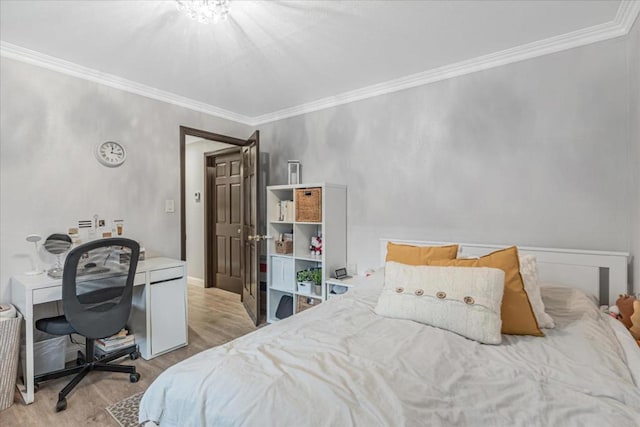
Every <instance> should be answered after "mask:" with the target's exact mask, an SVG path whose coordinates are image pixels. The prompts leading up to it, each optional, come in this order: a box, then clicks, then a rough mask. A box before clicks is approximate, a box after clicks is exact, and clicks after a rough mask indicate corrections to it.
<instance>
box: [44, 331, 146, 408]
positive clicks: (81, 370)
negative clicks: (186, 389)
mask: <svg viewBox="0 0 640 427" xmlns="http://www.w3.org/2000/svg"><path fill="white" fill-rule="evenodd" d="M93 348H94V342H93V340H90V339H87V342H86V348H85V351H86V353H85V354H82V353H81V352H78V364H77V366H72V367H70V368H64V369H60V370H58V371H53V372H49V373H46V374H42V375H37V376H35V377H34V383H35V384H36V386H37V385H38V384H39V383H41V382H44V381H49V380H54V379H57V378H62V377H66V376H69V375H74V374H75V377H73V378H72V379H71V381H69V383H68V384H67V385H66V386H65V387H64V388H63V389H62V390H61V391H60V393H58V403H57V404H56V412H60V411H64V410H65V409H66V408H67V395H68V394H69V393H71V391H72V390H73V389H74V388H75V386H77V385H78V384H79V383H80V381H82V379H83V378H84V377H85V376H86V375H87V374H88V373H89V372H91V371H107V372H122V373H124V374H129V381H131V382H132V383H135V382H138V380H139V379H140V374H139V373H137V372H136V367H135V366H128V365H116V364H109V362H111V361H114V360H116V359H120V358H121V357H124V356H129V357H130V358H131V359H132V360H135V359H137V358H138V357H140V353H139V352H138V346H137V345H135V344H134V345H131V346H129V347H126V348H123V349H121V350H119V351H116V352H114V353H112V354H110V355H108V356H106V357H103V358H102V359H100V360H95V357H94V356H93ZM89 355H91V357H88V356H89ZM88 359H89V360H88Z"/></svg>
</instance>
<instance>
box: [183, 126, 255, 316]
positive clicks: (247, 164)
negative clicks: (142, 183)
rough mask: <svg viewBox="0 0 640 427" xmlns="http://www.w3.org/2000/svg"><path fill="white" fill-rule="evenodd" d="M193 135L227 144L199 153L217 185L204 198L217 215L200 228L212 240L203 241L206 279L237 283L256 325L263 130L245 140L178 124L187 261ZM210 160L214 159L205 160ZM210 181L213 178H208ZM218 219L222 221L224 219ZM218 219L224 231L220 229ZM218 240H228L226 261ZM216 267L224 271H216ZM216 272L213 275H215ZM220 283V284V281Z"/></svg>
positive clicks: (227, 284) (211, 214)
mask: <svg viewBox="0 0 640 427" xmlns="http://www.w3.org/2000/svg"><path fill="white" fill-rule="evenodd" d="M193 138H196V139H198V138H199V139H202V140H207V141H215V142H217V143H222V144H224V147H227V148H228V150H227V151H224V152H221V151H219V150H215V152H210V153H207V154H208V155H209V156H204V157H202V156H201V157H200V159H201V161H202V163H201V166H200V168H201V169H200V170H201V171H202V172H204V176H207V177H208V176H209V174H212V175H213V176H212V177H211V178H212V180H211V183H210V184H211V185H212V186H213V191H211V189H210V190H209V191H206V190H205V191H203V192H206V194H205V196H204V202H205V203H206V204H209V205H211V208H209V209H208V211H209V213H208V214H205V215H204V217H205V218H206V217H209V218H213V221H203V222H204V232H203V233H202V234H203V235H204V238H205V240H208V241H209V243H208V244H203V246H204V251H205V257H206V261H205V262H204V268H205V269H206V272H205V274H204V276H205V277H204V280H203V282H204V283H203V284H205V285H206V284H211V283H215V285H216V287H220V288H221V289H225V287H227V288H229V289H228V290H236V291H237V288H238V285H239V286H240V292H239V293H240V295H241V301H242V303H243V305H244V307H245V309H246V310H247V313H248V314H249V316H250V317H251V318H252V320H253V322H254V323H255V324H256V325H257V324H258V322H259V319H260V288H259V274H258V273H259V260H260V256H259V251H260V246H261V245H260V244H259V242H260V241H261V240H263V239H264V237H265V236H261V235H259V234H258V227H257V224H258V218H259V212H258V210H259V208H258V207H259V206H260V200H259V196H260V194H259V191H257V190H258V189H259V188H260V183H259V180H260V172H259V167H260V160H259V133H258V131H256V132H254V134H253V135H251V137H249V138H248V139H247V140H242V139H238V138H234V137H230V136H226V135H220V134H215V133H212V132H207V131H203V130H199V129H193V128H188V127H185V126H181V127H180V180H181V182H180V202H181V203H180V233H181V238H180V253H181V259H182V260H185V261H186V260H187V242H189V233H187V221H186V218H187V216H186V210H187V209H186V206H187V191H186V173H187V171H186V146H187V139H193ZM229 147H230V148H229ZM227 155H229V156H227ZM233 156H236V157H235V160H234V158H233ZM208 157H211V160H208ZM208 161H209V162H211V163H207V162H208ZM209 168H211V170H209ZM218 175H219V176H218ZM203 181H204V178H203ZM206 181H207V183H209V181H210V180H209V178H207V180H206ZM206 187H207V186H206V185H205V188H206ZM218 187H219V188H218ZM216 190H219V191H216ZM189 197H194V198H195V199H196V200H198V199H200V198H201V197H202V196H201V195H200V194H199V192H195V193H194V194H189ZM207 201H209V202H211V203H207ZM218 201H220V202H221V203H220V205H221V206H222V205H223V204H224V205H225V207H224V209H221V210H220V211H218V208H217V206H216V205H217V204H218V203H217V202H218ZM227 201H231V202H232V203H231V206H227ZM236 201H237V202H238V203H239V207H238V203H236V204H235V206H233V203H235V202H236ZM220 219H224V221H222V222H220ZM227 219H228V220H229V221H227ZM234 221H235V222H234ZM218 224H220V227H219V228H220V230H221V232H222V233H223V234H218V230H217V228H218V227H217V225H218ZM211 229H213V230H211ZM196 237H199V236H198V235H196V236H194V235H192V236H191V240H195V238H196ZM218 244H221V245H224V248H222V249H223V250H222V251H220V252H221V253H224V255H223V257H224V262H222V258H220V260H219V259H218V258H219V256H218V254H219V251H218V247H217V246H218ZM221 256H222V255H221ZM218 261H220V262H218ZM218 270H220V273H221V275H218ZM212 276H215V277H213V278H212ZM222 276H226V277H222ZM227 279H229V280H227ZM220 284H222V286H219V285H220Z"/></svg>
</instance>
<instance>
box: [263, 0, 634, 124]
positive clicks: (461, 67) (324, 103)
mask: <svg viewBox="0 0 640 427" xmlns="http://www.w3.org/2000/svg"><path fill="white" fill-rule="evenodd" d="M639 12H640V0H623V1H622V2H621V3H620V6H619V7H618V11H617V13H616V16H615V18H614V20H613V21H610V22H606V23H603V24H598V25H594V26H592V27H588V28H584V29H581V30H577V31H573V32H570V33H566V34H562V35H559V36H554V37H550V38H547V39H543V40H539V41H535V42H532V43H528V44H524V45H520V46H516V47H513V48H510V49H506V50H503V51H499V52H495V53H491V54H488V55H483V56H479V57H476V58H473V59H469V60H466V61H461V62H457V63H455V64H451V65H445V66H443V67H438V68H434V69H431V70H428V71H423V72H420V73H416V74H411V75H408V76H405V77H401V78H398V79H394V80H389V81H387V82H384V83H378V84H374V85H371V86H366V87H363V88H360V89H356V90H353V91H348V92H343V93H341V94H338V95H335V96H330V97H327V98H322V99H319V100H317V101H312V102H309V103H305V104H302V105H298V106H295V107H291V108H285V109H282V110H278V111H274V112H272V113H268V114H263V115H261V116H257V117H254V118H253V120H252V122H251V125H252V126H256V125H260V124H264V123H270V122H274V121H277V120H282V119H286V118H289V117H293V116H299V115H302V114H306V113H311V112H314V111H319V110H324V109H326V108H331V107H336V106H339V105H343V104H348V103H351V102H355V101H360V100H363V99H367V98H372V97H374V96H379V95H385V94H389V93H393V92H398V91H401V90H404V89H410V88H413V87H416V86H422V85H426V84H429V83H434V82H437V81H441V80H446V79H450V78H453V77H459V76H463V75H465V74H471V73H475V72H477V71H482V70H488V69H490V68H495V67H499V66H502V65H507V64H512V63H515V62H520V61H524V60H527V59H532V58H536V57H539V56H544V55H548V54H551V53H556V52H560V51H563V50H568V49H573V48H576V47H580V46H585V45H588V44H592V43H596V42H599V41H604V40H609V39H613V38H616V37H620V36H624V35H626V34H628V33H629V31H630V30H631V27H632V26H633V23H634V22H635V20H636V18H637V17H638V13H639Z"/></svg>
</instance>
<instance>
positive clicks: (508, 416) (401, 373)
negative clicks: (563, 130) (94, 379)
mask: <svg viewBox="0 0 640 427" xmlns="http://www.w3.org/2000/svg"><path fill="white" fill-rule="evenodd" d="M396 241H397V240H396ZM386 242H387V239H383V240H382V241H381V248H382V251H381V252H382V254H381V256H382V259H384V248H385V247H386ZM407 243H409V242H407ZM410 243H413V244H425V245H431V244H434V243H435V244H441V243H443V242H415V241H414V242H410ZM493 248H495V247H494V246H491V245H461V253H462V254H466V255H478V254H483V253H486V252H488V251H490V250H492V249H493ZM520 249H521V252H522V253H529V254H535V255H536V256H537V257H538V258H539V260H540V276H541V280H542V281H545V282H550V283H551V284H553V286H547V287H543V288H542V297H543V300H544V303H545V306H546V311H547V313H549V314H550V315H551V316H552V317H553V319H554V321H555V323H556V328H555V329H548V330H545V337H543V338H539V337H532V336H511V335H504V336H503V341H502V344H500V345H484V344H479V343H478V342H476V341H471V340H469V339H466V338H464V337H461V336H459V335H456V334H453V333H451V332H449V331H446V330H443V329H438V328H435V327H431V326H427V325H424V324H421V323H417V322H413V321H411V320H398V319H389V318H386V317H382V316H379V315H377V314H376V313H375V311H374V307H375V306H376V301H377V299H378V296H379V295H380V292H381V289H382V285H383V281H384V273H383V271H380V270H378V271H376V273H375V274H373V275H372V276H371V277H370V278H369V279H367V281H366V285H363V286H359V287H357V288H355V289H354V290H352V291H350V292H348V293H346V294H345V295H342V296H340V297H336V298H333V299H331V300H329V301H327V302H325V303H323V304H321V305H319V306H317V307H316V308H313V309H309V310H307V311H304V312H302V313H300V314H298V315H296V316H293V317H291V318H288V319H285V320H282V321H279V322H277V323H275V324H273V325H270V326H267V327H264V328H261V329H259V330H257V331H255V332H252V333H250V334H248V335H245V336H243V337H240V338H238V339H236V340H234V341H232V342H230V343H227V344H225V345H222V346H219V347H215V348H212V349H209V350H207V351H204V352H202V353H199V354H197V355H195V356H193V357H191V358H189V359H187V360H184V361H182V362H180V363H178V364H176V365H174V366H172V367H171V368H169V369H167V370H166V371H165V372H163V373H162V374H161V375H160V376H159V377H158V378H157V379H156V380H155V381H154V383H153V384H152V385H151V386H150V387H149V389H148V390H147V391H146V392H145V394H144V396H143V398H142V401H141V404H140V412H139V420H140V422H141V423H143V422H147V424H148V425H153V424H159V425H160V426H198V425H216V426H217V425H220V426H241V425H242V426H245V425H246V426H253V425H261V426H263V425H278V426H290V425H291V426H293V425H310V426H325V425H326V426H343V425H345V426H346V425H361V426H414V425H434V426H438V425H443V426H448V425H463V426H518V425H522V426H552V425H561V426H572V425H575V426H585V425H615V426H638V425H640V388H639V387H638V385H639V384H640V350H639V349H638V347H637V345H636V343H635V341H634V340H633V339H632V338H631V336H630V334H629V333H628V331H626V330H625V329H624V327H623V326H622V325H621V324H620V322H618V321H616V320H614V319H612V318H610V317H609V316H607V315H605V314H604V313H602V312H601V311H600V310H599V309H598V303H599V302H602V303H603V304H607V303H608V302H609V301H611V299H612V298H613V297H614V296H617V294H618V293H622V292H625V291H627V290H628V284H627V276H626V274H627V262H628V257H627V255H626V254H620V253H611V252H586V251H566V250H556V249H542V248H520ZM557 284H565V285H567V284H568V285H571V286H570V287H566V286H565V287H561V286H557ZM594 295H597V296H599V297H600V299H601V300H600V301H598V298H597V297H595V296H594ZM614 300H615V299H614Z"/></svg>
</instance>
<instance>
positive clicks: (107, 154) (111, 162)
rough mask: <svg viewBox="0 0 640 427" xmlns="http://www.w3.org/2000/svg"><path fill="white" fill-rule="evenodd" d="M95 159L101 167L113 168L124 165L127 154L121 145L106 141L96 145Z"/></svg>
mask: <svg viewBox="0 0 640 427" xmlns="http://www.w3.org/2000/svg"><path fill="white" fill-rule="evenodd" d="M96 157H97V158H98V160H99V161H100V163H102V164H103V165H105V166H108V167H112V168H113V167H116V166H120V165H121V164H123V163H124V161H125V160H126V158H127V152H126V151H125V149H124V147H123V146H122V145H121V144H119V143H117V142H114V141H107V142H102V143H100V144H98V146H97V147H96Z"/></svg>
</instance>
